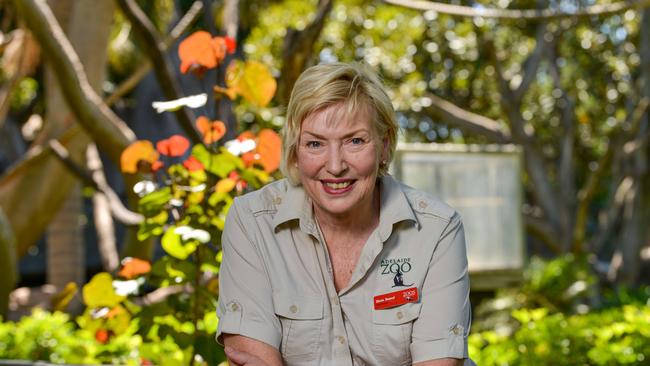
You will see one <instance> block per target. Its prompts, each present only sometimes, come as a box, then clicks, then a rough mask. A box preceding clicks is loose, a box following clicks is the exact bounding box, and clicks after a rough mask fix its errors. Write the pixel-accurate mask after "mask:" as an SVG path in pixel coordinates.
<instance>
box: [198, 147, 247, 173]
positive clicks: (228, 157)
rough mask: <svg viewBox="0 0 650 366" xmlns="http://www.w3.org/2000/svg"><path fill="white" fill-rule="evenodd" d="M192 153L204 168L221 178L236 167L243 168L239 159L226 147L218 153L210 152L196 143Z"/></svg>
mask: <svg viewBox="0 0 650 366" xmlns="http://www.w3.org/2000/svg"><path fill="white" fill-rule="evenodd" d="M192 155H193V156H194V157H195V158H196V159H197V160H198V161H200V162H201V164H203V166H204V167H205V170H206V171H208V172H210V173H212V174H215V175H217V176H219V177H221V178H225V177H227V176H228V174H230V172H232V171H233V170H236V169H239V170H241V169H244V163H243V162H242V161H241V159H240V158H239V157H237V156H235V155H233V154H231V153H229V152H228V150H226V149H220V152H219V153H216V154H215V153H212V152H210V151H208V149H206V147H205V146H203V145H196V146H194V147H193V148H192Z"/></svg>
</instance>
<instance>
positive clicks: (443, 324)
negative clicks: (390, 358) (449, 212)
mask: <svg viewBox="0 0 650 366" xmlns="http://www.w3.org/2000/svg"><path fill="white" fill-rule="evenodd" d="M465 245H466V244H465V233H464V230H463V224H462V221H461V218H460V215H458V214H457V213H456V214H454V216H453V217H452V218H451V220H450V222H449V224H448V225H447V227H446V228H445V229H444V230H443V232H442V234H441V235H440V238H439V239H438V241H437V243H436V245H435V248H434V251H433V255H432V257H431V261H430V263H429V268H428V271H427V274H426V276H425V279H424V282H423V284H422V290H421V296H422V308H421V311H420V316H419V317H418V318H417V319H416V320H415V321H414V323H413V331H412V338H411V357H412V359H413V363H416V362H422V361H427V360H433V359H439V358H446V357H452V358H460V359H463V358H464V359H467V358H468V354H467V335H468V333H469V327H470V318H471V314H470V313H471V307H470V302H469V276H468V270H467V250H466V247H465ZM467 361H469V360H466V364H468V363H467Z"/></svg>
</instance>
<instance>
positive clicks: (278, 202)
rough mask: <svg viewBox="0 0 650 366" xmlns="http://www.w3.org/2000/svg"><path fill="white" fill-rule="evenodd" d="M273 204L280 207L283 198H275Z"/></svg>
mask: <svg viewBox="0 0 650 366" xmlns="http://www.w3.org/2000/svg"><path fill="white" fill-rule="evenodd" d="M273 203H275V204H276V205H279V204H280V203H282V198H280V197H274V198H273Z"/></svg>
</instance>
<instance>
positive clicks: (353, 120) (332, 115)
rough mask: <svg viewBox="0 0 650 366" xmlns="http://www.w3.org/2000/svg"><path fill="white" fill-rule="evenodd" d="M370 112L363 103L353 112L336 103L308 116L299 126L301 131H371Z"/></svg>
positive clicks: (346, 105) (345, 105) (344, 104)
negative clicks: (334, 129)
mask: <svg viewBox="0 0 650 366" xmlns="http://www.w3.org/2000/svg"><path fill="white" fill-rule="evenodd" d="M372 115H373V114H372V112H371V109H370V107H369V106H368V105H367V104H365V103H363V104H360V105H358V108H356V109H355V110H350V108H349V106H348V104H346V103H337V104H333V105H331V106H328V107H325V108H323V109H320V110H317V111H315V112H313V113H311V114H309V115H308V116H307V117H306V118H305V119H304V120H303V122H302V124H301V131H304V130H321V129H331V128H336V129H337V130H339V129H358V128H362V127H365V128H369V129H372V128H373V126H372V123H373V121H372Z"/></svg>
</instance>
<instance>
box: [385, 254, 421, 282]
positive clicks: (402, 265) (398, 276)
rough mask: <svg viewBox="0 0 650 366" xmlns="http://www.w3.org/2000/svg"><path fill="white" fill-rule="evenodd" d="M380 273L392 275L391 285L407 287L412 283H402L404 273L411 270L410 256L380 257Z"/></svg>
mask: <svg viewBox="0 0 650 366" xmlns="http://www.w3.org/2000/svg"><path fill="white" fill-rule="evenodd" d="M380 265H381V274H382V275H394V276H393V287H408V286H413V284H412V283H411V284H404V273H408V272H410V271H411V269H412V268H413V266H412V265H411V258H397V259H382V261H381V264H380Z"/></svg>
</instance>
